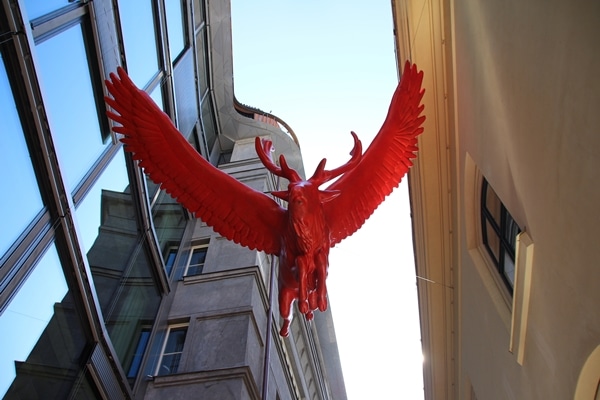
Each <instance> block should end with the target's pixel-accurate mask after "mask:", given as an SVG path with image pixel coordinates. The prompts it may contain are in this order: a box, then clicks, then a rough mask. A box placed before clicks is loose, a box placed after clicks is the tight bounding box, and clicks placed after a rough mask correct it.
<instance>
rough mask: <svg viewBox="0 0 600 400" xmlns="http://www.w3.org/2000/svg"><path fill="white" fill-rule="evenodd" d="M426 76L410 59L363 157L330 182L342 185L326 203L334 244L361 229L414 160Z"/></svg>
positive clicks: (420, 122) (420, 131) (333, 186)
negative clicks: (386, 112)
mask: <svg viewBox="0 0 600 400" xmlns="http://www.w3.org/2000/svg"><path fill="white" fill-rule="evenodd" d="M422 81H423V71H417V67H416V66H415V65H414V64H413V65H412V66H411V64H410V62H408V61H407V62H406V64H405V67H404V73H403V74H402V78H401V80H400V83H399V84H398V87H397V88H396V91H395V92H394V96H393V97H392V101H391V105H390V109H389V111H388V114H387V117H386V119H385V121H384V123H383V125H382V127H381V129H380V130H379V133H378V134H377V136H376V137H375V139H373V142H372V143H371V145H370V146H369V148H368V149H367V150H366V151H365V154H364V155H363V157H362V160H361V161H360V163H359V164H358V166H357V167H356V168H354V169H353V170H351V171H349V172H347V173H346V174H344V175H343V176H342V177H341V178H340V179H338V180H337V181H335V182H334V183H332V184H331V185H330V186H329V187H328V188H327V190H339V191H341V194H340V195H339V196H338V197H336V198H335V199H333V200H331V201H329V202H327V203H325V204H324V205H323V206H324V208H325V215H326V219H327V222H328V224H329V228H330V235H331V246H334V245H335V244H336V243H339V242H340V241H342V240H343V239H345V238H346V237H348V236H350V235H352V234H353V233H354V232H356V231H357V230H358V229H359V228H360V227H361V226H362V225H363V224H364V222H365V221H366V220H367V218H369V217H370V216H371V214H372V213H373V212H374V211H375V209H376V208H377V207H378V206H379V204H381V202H382V201H383V200H384V199H385V197H386V196H388V195H389V194H390V193H391V192H392V190H394V188H396V187H397V186H398V185H399V184H400V181H401V180H402V177H403V176H404V175H405V174H406V172H407V171H408V169H409V168H410V167H411V166H412V161H411V159H412V158H415V157H416V155H415V151H417V136H418V135H419V134H421V133H422V132H423V127H422V125H423V122H424V121H425V116H422V115H421V113H422V112H423V108H424V106H423V105H422V104H421V99H422V98H423V94H424V92H425V90H424V89H421V84H422Z"/></svg>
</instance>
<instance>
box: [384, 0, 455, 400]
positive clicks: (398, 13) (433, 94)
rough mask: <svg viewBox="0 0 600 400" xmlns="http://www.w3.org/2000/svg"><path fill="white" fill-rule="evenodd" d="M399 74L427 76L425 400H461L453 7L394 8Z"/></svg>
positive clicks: (422, 153)
mask: <svg viewBox="0 0 600 400" xmlns="http://www.w3.org/2000/svg"><path fill="white" fill-rule="evenodd" d="M392 10H393V14H394V31H395V42H396V53H397V59H398V66H399V68H400V67H401V66H402V65H403V64H404V60H410V61H412V62H413V63H415V64H416V65H417V67H418V68H419V69H421V70H423V71H424V80H423V86H424V88H425V96H424V98H423V103H424V105H425V116H426V118H427V119H426V121H425V125H424V128H425V131H424V133H423V134H422V135H421V136H420V138H419V144H418V146H419V152H418V156H417V159H416V161H415V165H414V166H413V167H412V169H411V171H410V173H409V179H408V183H409V193H410V201H411V213H412V224H413V226H412V228H413V240H414V251H415V268H416V275H417V286H418V299H419V314H420V325H421V337H422V346H423V356H424V362H423V379H424V390H425V399H453V398H456V386H457V382H456V376H457V372H456V371H457V370H458V365H459V359H458V354H460V352H459V351H458V348H457V347H458V340H457V337H458V336H457V335H458V332H457V329H458V324H457V322H456V321H457V317H458V316H457V310H458V307H457V304H458V300H459V298H458V291H457V290H456V288H455V287H456V286H455V285H456V283H457V279H456V277H457V270H456V268H455V266H456V265H457V254H455V252H454V250H453V249H454V248H456V247H455V242H456V237H455V236H456V234H457V233H458V229H459V228H458V226H457V221H458V219H457V218H456V215H455V214H456V213H455V211H454V210H456V207H455V204H456V201H457V195H458V194H457V193H453V191H452V188H453V187H456V186H455V185H453V180H454V179H455V173H454V171H455V157H454V156H453V155H454V154H455V153H454V148H455V146H454V143H453V137H454V135H453V134H452V132H453V129H452V127H453V125H452V121H453V118H452V109H453V107H452V96H451V91H452V90H451V88H452V75H451V70H452V68H451V64H449V63H450V62H451V49H450V48H451V46H450V40H448V39H449V38H448V37H447V36H449V35H448V33H447V32H449V30H448V29H447V27H448V26H449V18H448V16H449V15H450V14H449V2H448V1H446V2H445V1H439V2H437V1H411V0H407V1H399V0H392Z"/></svg>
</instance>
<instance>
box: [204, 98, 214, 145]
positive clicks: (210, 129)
mask: <svg viewBox="0 0 600 400" xmlns="http://www.w3.org/2000/svg"><path fill="white" fill-rule="evenodd" d="M202 124H203V126H204V137H205V138H206V145H207V146H208V151H209V152H211V151H212V148H213V146H214V144H215V142H216V141H217V127H216V125H215V113H214V108H213V106H212V100H211V98H210V97H209V96H207V97H206V99H204V102H203V103H202Z"/></svg>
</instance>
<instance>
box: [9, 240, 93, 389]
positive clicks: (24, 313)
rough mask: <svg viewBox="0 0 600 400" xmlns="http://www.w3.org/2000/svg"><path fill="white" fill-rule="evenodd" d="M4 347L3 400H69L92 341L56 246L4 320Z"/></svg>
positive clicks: (19, 293)
mask: <svg viewBox="0 0 600 400" xmlns="http://www.w3.org/2000/svg"><path fill="white" fill-rule="evenodd" d="M0 343H2V344H3V345H2V351H1V352H0V397H2V396H4V395H6V397H3V398H10V399H13V398H14V399H42V398H47V397H48V395H49V394H50V393H51V394H52V397H53V398H59V399H60V398H68V396H69V393H71V392H72V390H73V389H72V388H73V384H74V383H75V381H76V379H77V377H78V371H79V369H80V368H81V366H80V365H79V364H80V362H81V360H82V356H83V352H84V348H85V347H86V337H85V335H84V331H83V328H82V324H81V320H80V319H79V316H78V313H77V311H76V309H75V306H74V304H73V299H72V297H71V294H70V292H69V290H68V286H67V283H66V281H65V277H64V274H63V270H62V267H61V264H60V261H59V258H58V255H57V253H56V249H55V247H54V246H52V247H51V248H50V249H49V250H48V251H47V252H46V254H45V255H44V256H43V257H42V259H41V260H40V261H39V262H38V264H37V266H35V268H34V269H33V271H32V272H31V273H30V274H29V276H28V277H27V280H26V281H25V282H24V283H23V285H22V286H21V288H20V289H19V291H18V292H17V293H16V295H15V297H14V298H13V299H12V300H11V302H10V303H9V305H8V307H7V308H6V310H4V312H3V313H2V315H1V316H0ZM33 376H35V379H32V377H33Z"/></svg>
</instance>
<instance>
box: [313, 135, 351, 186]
mask: <svg viewBox="0 0 600 400" xmlns="http://www.w3.org/2000/svg"><path fill="white" fill-rule="evenodd" d="M350 133H351V134H352V137H353V138H354V148H353V149H352V151H351V152H350V155H351V156H352V158H350V161H348V162H347V163H346V164H344V165H342V166H340V167H338V168H336V169H333V170H331V171H326V170H325V163H326V162H327V159H326V158H324V159H322V160H321V162H320V163H319V165H318V166H317V169H316V170H315V173H314V174H313V176H312V177H311V178H310V179H309V181H311V182H314V183H316V184H317V185H321V184H323V183H325V182H327V181H330V180H332V179H334V178H337V177H338V176H340V175H342V174H344V173H346V172H348V171H350V170H351V169H353V168H354V167H356V166H357V165H358V163H359V162H360V160H361V159H362V143H361V142H360V140H359V139H358V136H356V133H354V132H350Z"/></svg>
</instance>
